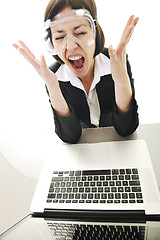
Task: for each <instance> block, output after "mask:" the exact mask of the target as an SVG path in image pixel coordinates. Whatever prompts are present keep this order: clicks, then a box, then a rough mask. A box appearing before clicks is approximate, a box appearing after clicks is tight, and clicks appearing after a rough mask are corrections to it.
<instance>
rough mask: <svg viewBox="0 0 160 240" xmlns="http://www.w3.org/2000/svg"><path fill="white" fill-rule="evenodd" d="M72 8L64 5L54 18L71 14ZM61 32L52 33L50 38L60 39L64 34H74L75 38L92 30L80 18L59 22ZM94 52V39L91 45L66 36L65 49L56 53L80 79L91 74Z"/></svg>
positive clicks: (81, 36) (87, 23)
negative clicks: (81, 43) (79, 42)
mask: <svg viewBox="0 0 160 240" xmlns="http://www.w3.org/2000/svg"><path fill="white" fill-rule="evenodd" d="M72 10H73V9H72V8H71V7H66V8H65V9H63V10H62V11H61V12H60V13H59V14H58V15H57V16H56V17H55V18H54V20H58V19H59V18H62V17H66V16H70V15H72V14H73V13H72ZM79 22H80V25H79ZM60 29H61V32H60V31H59V32H58V33H57V32H56V33H54V34H53V33H52V39H53V38H55V39H56V40H58V41H62V40H63V39H61V38H64V36H66V35H67V36H68V35H71V36H76V37H77V38H85V36H86V30H87V31H92V29H91V26H90V24H89V21H88V20H86V19H81V21H79V20H77V22H76V20H74V21H69V22H67V23H61V26H60ZM94 53H95V41H94V42H93V43H92V44H91V45H80V44H78V43H77V42H76V41H74V39H73V38H72V37H67V39H66V45H65V51H63V52H61V53H59V54H58V56H59V57H60V58H61V60H62V61H63V62H64V63H66V64H67V65H68V66H69V68H70V69H71V70H72V71H73V72H74V74H75V75H76V76H77V77H79V78H80V79H83V78H84V79H85V78H86V77H90V76H93V71H94Z"/></svg>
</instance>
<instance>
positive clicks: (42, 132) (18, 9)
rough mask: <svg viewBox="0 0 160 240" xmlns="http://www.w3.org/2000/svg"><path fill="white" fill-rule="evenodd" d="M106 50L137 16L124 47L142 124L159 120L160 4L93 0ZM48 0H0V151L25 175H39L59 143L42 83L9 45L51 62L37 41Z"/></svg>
mask: <svg viewBox="0 0 160 240" xmlns="http://www.w3.org/2000/svg"><path fill="white" fill-rule="evenodd" d="M96 2H97V8H98V21H99V23H100V25H101V26H102V28H103V30H104V34H105V37H106V46H107V47H108V46H109V45H110V44H113V47H114V48H116V46H117V44H118V42H119V40H120V37H121V34H122V32H123V29H124V27H125V24H126V22H127V20H128V18H129V16H130V15H132V14H135V15H136V16H139V17H140V21H139V23H138V26H137V27H136V29H135V32H134V34H133V36H132V38H131V41H130V43H129V45H128V48H127V53H128V55H129V61H130V63H131V67H132V73H133V77H134V79H135V88H136V99H137V101H138V105H139V117H140V124H144V123H157V122H160V110H159V103H160V92H159V87H160V83H159V82H160V74H159V68H160V60H159V55H160V33H159V23H160V15H159V1H158V0H152V1H144V0H141V1H139V0H134V1H130V0H121V1H119V0H111V1H108V0H97V1H96ZM47 3H48V0H47V1H46V0H43V1H38V0H33V1H22V0H14V1H11V0H9V1H3V4H2V3H1V7H0V25H1V28H0V30H1V34H0V35H1V37H0V59H1V63H0V66H1V68H0V75H1V76H0V151H1V153H2V154H3V156H4V157H5V158H7V159H8V160H9V161H10V162H11V163H12V164H13V165H16V166H18V168H19V169H20V170H21V171H22V172H24V173H25V174H27V175H31V176H32V175H33V174H34V175H35V177H37V176H38V174H39V168H38V167H37V166H38V164H37V163H39V165H41V163H42V162H43V159H44V154H45V152H46V149H47V148H48V147H53V148H54V144H55V142H57V141H60V140H59V139H58V137H56V135H55V134H54V121H53V116H52V111H51V108H50V105H49V102H48V96H47V94H46V91H45V87H44V83H43V80H41V79H40V77H39V76H38V75H37V73H36V72H35V71H34V69H33V68H32V67H31V66H30V65H29V64H28V63H27V62H26V61H25V59H23V58H22V56H20V55H19V53H18V52H17V51H16V50H15V49H14V48H13V47H12V43H14V42H16V41H17V40H19V39H20V40H23V41H24V42H25V43H26V44H27V45H28V46H29V48H30V49H31V50H32V51H33V52H34V54H35V55H36V56H37V57H39V56H40V55H41V54H44V55H45V57H46V60H47V64H48V65H50V64H51V63H52V62H53V58H52V57H51V56H50V55H49V54H48V53H47V51H46V50H45V49H44V47H43V44H42V42H41V33H42V29H41V28H42V25H43V15H44V10H45V7H46V5H47Z"/></svg>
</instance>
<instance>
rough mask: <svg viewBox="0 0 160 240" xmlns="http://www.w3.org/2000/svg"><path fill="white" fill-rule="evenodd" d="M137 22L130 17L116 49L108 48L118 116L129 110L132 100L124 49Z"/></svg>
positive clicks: (136, 19)
mask: <svg viewBox="0 0 160 240" xmlns="http://www.w3.org/2000/svg"><path fill="white" fill-rule="evenodd" d="M138 20H139V18H138V17H136V18H135V17H134V15H132V16H131V17H130V18H129V19H128V22H127V24H126V26H125V29H124V31H123V34H122V37H121V40H120V42H119V44H118V46H117V49H116V50H114V49H113V47H112V45H111V46H110V47H109V55H110V66H111V73H112V78H113V81H114V83H115V99H116V104H117V108H118V111H119V113H120V114H123V113H125V112H127V111H128V110H129V109H130V103H131V99H132V88H131V84H130V79H129V76H128V73H127V66H126V47H127V44H128V42H129V40H130V38H131V36H132V34H133V31H134V28H135V26H136V25H137V22H138Z"/></svg>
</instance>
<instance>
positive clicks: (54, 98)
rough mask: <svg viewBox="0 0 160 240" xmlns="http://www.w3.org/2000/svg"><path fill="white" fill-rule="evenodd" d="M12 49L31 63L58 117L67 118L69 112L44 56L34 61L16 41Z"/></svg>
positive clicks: (20, 42) (31, 54) (30, 53)
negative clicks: (42, 82) (43, 83)
mask: <svg viewBox="0 0 160 240" xmlns="http://www.w3.org/2000/svg"><path fill="white" fill-rule="evenodd" d="M13 47H15V48H16V49H17V50H18V51H19V52H20V53H21V54H22V55H23V57H24V58H25V59H26V60H27V61H28V62H30V63H31V65H32V66H33V67H34V69H35V70H36V71H37V72H38V74H39V75H40V76H41V78H42V79H43V80H44V81H45V84H46V85H47V88H48V91H49V95H50V99H51V103H52V106H53V108H54V109H55V110H56V111H57V113H58V114H59V115H61V116H68V115H69V114H70V110H69V108H68V105H67V103H66V101H65V99H64V97H63V95H62V92H61V90H60V87H59V83H58V80H57V77H56V75H55V74H54V73H53V72H52V71H50V70H49V68H48V67H47V64H46V61H45V58H44V56H41V60H38V59H36V57H35V56H34V54H33V53H32V52H31V51H30V50H29V48H28V47H27V46H26V45H25V44H24V42H22V41H18V44H15V43H14V44H13Z"/></svg>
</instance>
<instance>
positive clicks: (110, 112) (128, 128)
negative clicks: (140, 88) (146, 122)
mask: <svg viewBox="0 0 160 240" xmlns="http://www.w3.org/2000/svg"><path fill="white" fill-rule="evenodd" d="M103 54H105V55H106V56H107V57H109V54H108V49H107V48H105V49H104V51H103ZM60 66H61V64H60V63H58V62H56V63H54V64H53V65H51V66H50V70H51V71H53V72H54V73H56V71H57V70H58V68H59V67H60ZM127 70H128V75H129V78H130V82H131V87H132V93H133V97H132V101H131V108H130V110H129V111H128V112H127V113H125V114H123V115H119V114H118V113H117V107H116V103H115V91H114V81H113V79H112V76H111V74H110V75H105V76H102V77H101V79H100V82H99V83H98V84H97V85H96V91H97V95H98V99H99V104H100V110H101V114H100V122H99V127H109V126H114V128H115V129H116V131H117V133H118V134H119V135H121V136H128V135H130V134H132V133H133V132H134V131H135V130H136V128H137V126H138V124H139V120H138V113H137V109H138V106H137V103H136V100H135V90H134V80H133V78H132V73H131V67H130V64H129V62H128V60H127ZM59 85H60V88H61V91H62V94H63V96H64V98H65V100H66V102H67V104H68V106H69V108H70V111H71V114H70V116H68V117H60V116H59V115H58V114H57V113H56V111H55V110H54V109H53V107H52V110H53V113H54V121H55V132H56V133H57V134H58V136H59V137H60V138H61V139H62V140H63V141H64V142H68V143H76V142H78V140H79V138H80V136H81V130H82V128H84V127H87V128H95V127H96V126H94V125H93V124H91V120H90V113H89V107H88V103H87V99H86V96H85V93H84V92H83V91H82V90H81V89H79V88H76V87H74V86H72V85H71V83H70V82H62V81H59ZM47 92H48V91H47Z"/></svg>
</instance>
